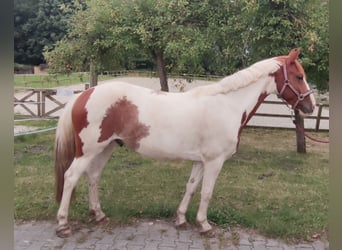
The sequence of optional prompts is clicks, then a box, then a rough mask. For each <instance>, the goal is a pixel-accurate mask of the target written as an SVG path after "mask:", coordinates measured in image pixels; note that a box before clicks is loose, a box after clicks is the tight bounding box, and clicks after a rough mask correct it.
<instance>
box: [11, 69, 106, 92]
mask: <svg viewBox="0 0 342 250" xmlns="http://www.w3.org/2000/svg"><path fill="white" fill-rule="evenodd" d="M110 78H113V77H112V76H103V75H100V76H99V80H100V81H101V80H105V79H110ZM87 82H89V74H88V73H82V72H81V73H73V74H70V75H62V74H57V75H14V87H29V88H53V87H58V86H69V85H73V84H78V83H87Z"/></svg>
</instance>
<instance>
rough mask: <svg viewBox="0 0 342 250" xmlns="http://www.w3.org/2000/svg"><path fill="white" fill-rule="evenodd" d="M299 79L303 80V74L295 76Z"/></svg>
mask: <svg viewBox="0 0 342 250" xmlns="http://www.w3.org/2000/svg"><path fill="white" fill-rule="evenodd" d="M296 77H297V79H298V80H299V81H303V79H304V78H303V76H296Z"/></svg>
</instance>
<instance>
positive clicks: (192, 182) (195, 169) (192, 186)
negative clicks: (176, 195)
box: [176, 162, 203, 227]
mask: <svg viewBox="0 0 342 250" xmlns="http://www.w3.org/2000/svg"><path fill="white" fill-rule="evenodd" d="M202 177H203V163H202V162H194V164H193V166H192V170H191V175H190V178H189V180H188V183H187V184H186V191H185V194H184V197H183V199H182V201H181V203H180V204H179V207H178V209H177V217H176V227H183V226H185V225H186V224H187V221H186V217H185V214H186V211H187V210H188V206H189V203H190V200H191V198H192V196H193V195H194V193H195V191H196V188H197V186H198V184H199V182H200V181H201V180H202Z"/></svg>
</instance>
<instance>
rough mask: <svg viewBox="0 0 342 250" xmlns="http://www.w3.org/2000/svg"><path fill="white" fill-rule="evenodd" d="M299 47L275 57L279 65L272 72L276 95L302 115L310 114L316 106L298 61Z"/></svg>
mask: <svg viewBox="0 0 342 250" xmlns="http://www.w3.org/2000/svg"><path fill="white" fill-rule="evenodd" d="M299 53H300V49H293V50H291V51H290V53H289V54H288V55H287V56H280V57H277V60H279V61H280V62H281V67H280V68H279V70H277V71H276V72H275V73H274V77H275V82H276V85H277V91H278V97H279V98H281V99H283V100H285V101H286V102H287V103H288V104H289V105H291V106H292V109H294V110H298V111H299V113H300V114H301V115H302V116H305V115H309V114H311V113H312V112H313V111H314V109H315V106H316V103H315V98H314V95H313V91H312V90H311V89H310V87H309V85H308V83H307V81H306V75H305V72H304V69H303V67H302V65H301V64H300V62H299V61H298V55H299Z"/></svg>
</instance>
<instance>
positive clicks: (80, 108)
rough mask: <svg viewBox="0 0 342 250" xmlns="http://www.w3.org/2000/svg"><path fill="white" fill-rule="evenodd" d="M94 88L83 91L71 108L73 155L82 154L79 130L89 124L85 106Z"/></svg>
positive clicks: (79, 155) (78, 155)
mask: <svg viewBox="0 0 342 250" xmlns="http://www.w3.org/2000/svg"><path fill="white" fill-rule="evenodd" d="M93 91H94V88H90V89H87V90H86V91H84V92H83V93H82V94H81V95H80V96H79V97H78V98H77V100H76V101H75V103H74V106H73V108H72V111H71V112H72V113H71V118H72V124H73V126H74V131H75V157H76V158H78V157H81V156H82V155H83V149H82V147H83V142H82V140H81V138H80V135H79V134H80V132H81V131H82V129H84V128H86V127H87V126H88V124H89V122H88V120H87V115H88V111H87V109H86V108H85V105H86V104H87V102H88V100H89V97H90V95H91V94H92V93H93Z"/></svg>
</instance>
